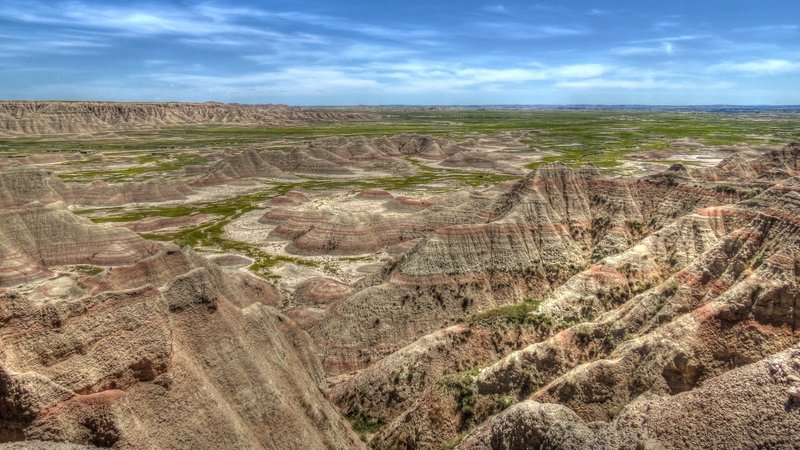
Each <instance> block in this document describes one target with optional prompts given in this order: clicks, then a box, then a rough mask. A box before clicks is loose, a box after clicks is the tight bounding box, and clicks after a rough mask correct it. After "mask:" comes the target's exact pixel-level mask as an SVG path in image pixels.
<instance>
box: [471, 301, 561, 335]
mask: <svg viewBox="0 0 800 450" xmlns="http://www.w3.org/2000/svg"><path fill="white" fill-rule="evenodd" d="M541 303H542V301H541V300H539V299H532V298H528V299H525V300H524V301H522V302H520V303H515V304H513V305H507V306H501V307H499V308H495V309H490V310H488V311H484V312H482V313H479V314H476V315H474V316H472V317H470V318H468V319H467V322H468V323H472V324H479V323H494V322H499V321H502V322H511V323H516V324H525V325H533V326H536V327H538V328H543V329H549V328H550V327H552V326H553V321H552V319H551V318H550V317H549V316H547V315H545V314H542V313H540V312H539V306H540V305H541Z"/></svg>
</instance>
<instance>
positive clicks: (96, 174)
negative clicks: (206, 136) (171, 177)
mask: <svg viewBox="0 0 800 450" xmlns="http://www.w3.org/2000/svg"><path fill="white" fill-rule="evenodd" d="M137 162H138V164H139V165H137V166H134V167H128V168H125V169H115V170H82V171H78V172H70V173H62V174H59V178H61V179H62V180H64V181H90V180H94V179H102V180H104V181H109V182H117V181H126V180H129V179H131V178H134V177H136V176H138V175H145V174H153V175H155V174H156V173H162V172H172V171H175V170H179V169H181V168H183V167H185V166H190V165H201V164H206V163H208V160H207V159H206V158H203V157H201V156H197V155H194V154H180V153H179V154H176V155H174V156H171V155H169V154H166V153H150V154H147V155H143V156H139V157H138V158H137ZM85 163H88V161H86V162H85Z"/></svg>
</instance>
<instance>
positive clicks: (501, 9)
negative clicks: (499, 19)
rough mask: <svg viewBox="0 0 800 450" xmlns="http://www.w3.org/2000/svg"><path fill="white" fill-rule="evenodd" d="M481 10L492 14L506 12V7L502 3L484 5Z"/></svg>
mask: <svg viewBox="0 0 800 450" xmlns="http://www.w3.org/2000/svg"><path fill="white" fill-rule="evenodd" d="M483 10H484V11H486V12H490V13H494V14H508V8H506V7H505V6H503V5H489V6H484V7H483Z"/></svg>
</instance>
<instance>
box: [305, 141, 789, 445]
mask: <svg viewBox="0 0 800 450" xmlns="http://www.w3.org/2000/svg"><path fill="white" fill-rule="evenodd" d="M788 154H790V149H785V151H784V152H780V153H779V155H788ZM770 158H772V157H770ZM752 167H760V168H759V169H754V170H755V171H756V178H760V177H762V175H764V173H766V174H767V175H769V174H770V173H773V171H772V167H774V165H769V167H770V168H766V167H767V166H765V165H762V164H761V163H758V164H755V163H753V165H752ZM780 167H789V168H791V164H788V163H787V164H784V163H781V164H780ZM786 170H787V171H788V170H789V169H786ZM763 171H766V172H763ZM570 172H572V171H569V170H565V168H559V167H557V166H551V167H545V170H544V172H543V173H537V174H534V175H532V176H531V177H528V179H526V180H524V181H523V182H520V183H518V184H517V185H515V186H514V187H512V188H511V189H509V190H508V191H507V192H506V194H504V195H502V196H500V197H499V198H498V200H497V201H496V202H495V203H494V205H495V207H494V208H493V209H490V210H489V211H488V213H489V215H488V217H493V218H494V220H492V221H491V222H490V223H489V224H487V225H477V224H476V225H466V226H461V227H457V228H453V227H447V228H444V231H446V233H442V230H437V231H436V232H435V233H434V234H433V235H432V237H427V238H426V239H425V240H424V241H423V242H422V243H421V244H419V245H418V246H417V247H416V248H415V249H414V250H412V251H411V252H410V253H408V254H407V255H406V256H405V258H404V259H403V260H402V261H401V262H400V263H398V264H397V265H395V266H394V268H393V272H392V273H390V274H389V278H388V279H389V282H384V283H382V284H379V285H375V286H371V287H369V288H366V289H363V290H362V291H359V292H356V293H354V294H353V296H351V297H350V298H349V299H347V300H345V301H344V302H342V303H341V304H339V305H336V306H335V307H334V308H332V309H331V310H330V313H329V314H330V317H328V318H323V319H321V320H320V324H321V325H320V326H319V327H318V328H317V329H312V335H314V336H315V337H317V338H318V339H319V337H320V336H322V337H324V340H322V342H323V343H325V342H336V343H337V346H332V347H329V350H328V357H327V359H326V360H325V362H326V364H327V365H328V367H329V371H331V372H334V373H335V372H337V371H339V370H342V368H343V367H344V368H347V367H352V366H348V365H343V364H342V361H352V360H353V358H358V357H361V358H364V357H367V358H375V357H376V355H379V354H380V352H381V351H385V350H386V349H385V347H384V346H385V345H386V343H388V342H396V341H397V340H401V339H403V338H402V337H403V336H408V335H414V334H415V333H420V332H422V330H424V329H425V327H426V326H427V323H428V322H427V320H430V319H431V318H434V319H432V320H433V321H434V322H435V321H438V322H440V323H452V322H451V320H452V312H453V311H458V307H459V305H458V303H457V300H461V304H460V306H461V307H462V308H463V309H462V311H463V313H462V314H463V315H462V317H465V316H468V315H470V314H475V312H479V311H482V310H486V309H489V308H491V307H494V306H497V305H498V304H502V303H501V302H497V300H495V302H496V303H494V304H492V303H491V302H490V300H489V299H491V298H494V299H498V297H499V295H498V294H500V295H509V296H513V295H514V294H513V293H511V292H508V291H505V292H503V291H502V289H503V287H501V282H500V281H499V280H504V281H503V282H502V286H504V287H505V288H506V289H507V287H508V286H512V285H513V283H517V286H522V284H521V283H520V281H518V280H519V279H518V278H517V279H516V280H515V278H514V277H513V276H512V275H513V274H514V272H515V267H518V266H519V264H523V263H524V262H525V261H535V262H536V263H537V264H547V261H552V263H550V264H555V263H556V262H557V261H558V259H557V258H558V255H559V254H561V256H562V258H563V260H568V261H572V260H576V258H582V261H584V264H585V265H584V267H582V268H580V267H579V268H576V269H577V270H573V271H570V270H568V271H566V273H565V271H563V270H562V272H561V273H562V275H566V276H565V277H564V278H563V279H562V280H558V279H553V278H547V275H548V274H549V275H550V276H552V274H554V273H557V272H556V271H555V268H556V267H557V266H551V267H549V268H548V269H547V270H543V271H542V272H540V274H539V273H537V272H533V274H528V275H527V277H525V280H526V282H530V280H532V279H533V280H535V279H537V277H540V279H541V280H543V281H542V283H544V282H547V283H549V286H547V285H542V284H540V285H539V286H536V285H529V288H531V289H537V288H538V289H540V290H539V291H538V292H539V294H538V296H539V298H540V301H541V303H540V304H539V303H538V302H536V304H537V305H538V306H537V307H536V308H535V309H533V310H531V311H528V310H526V309H521V310H520V309H518V308H517V306H514V307H509V308H510V309H498V310H495V311H497V312H496V313H495V316H496V317H500V319H498V320H499V322H498V324H499V325H494V326H495V327H497V326H500V327H505V326H509V325H510V326H516V325H515V324H519V323H522V324H523V325H521V327H522V328H521V329H522V330H526V331H527V332H529V333H535V332H536V331H538V332H540V333H541V334H540V335H538V336H536V335H533V336H532V337H531V338H532V339H533V342H532V343H531V344H530V345H528V346H527V347H520V348H519V349H518V350H515V351H511V352H510V353H507V354H506V355H505V356H504V357H502V358H500V359H499V360H498V361H496V362H494V363H492V364H489V365H488V366H482V368H481V369H480V370H477V368H476V366H474V365H473V366H470V365H469V364H465V365H462V366H458V365H456V364H455V362H454V363H453V366H452V367H451V368H449V370H445V371H443V372H442V373H441V374H439V375H437V374H435V372H431V371H430V370H429V369H428V368H427V367H426V366H425V367H423V366H421V365H416V364H415V363H414V362H413V361H414V360H415V359H419V360H425V361H431V364H433V365H434V367H436V364H435V362H436V361H438V359H436V358H435V357H432V356H433V354H435V352H432V351H431V349H432V348H434V347H433V346H432V345H427V346H426V345H422V343H423V342H427V343H434V342H440V343H442V346H443V347H446V351H444V352H445V353H446V354H447V355H448V356H452V357H453V359H454V360H455V361H469V360H470V357H469V356H467V355H475V354H477V352H476V351H475V350H474V349H473V348H472V347H471V344H470V343H469V342H470V341H471V338H470V337H468V336H470V335H471V334H472V333H481V332H484V331H483V330H484V329H485V328H484V327H485V326H486V324H484V323H482V322H477V323H476V322H470V324H469V325H463V326H462V327H463V328H462V330H463V331H462V333H463V336H466V337H464V338H462V339H460V340H456V339H448V340H444V339H442V337H441V336H440V335H441V333H442V332H441V331H433V332H431V333H430V334H427V335H425V336H424V337H421V338H419V339H418V340H416V341H412V342H410V343H409V344H408V345H407V346H405V347H403V348H401V349H398V350H394V351H393V353H392V354H391V355H390V356H386V357H384V358H383V359H382V360H380V362H378V363H371V364H369V363H368V365H369V367H368V368H367V369H366V370H364V371H362V372H360V373H359V374H358V375H356V376H355V377H353V378H352V379H350V380H349V381H348V382H347V383H344V384H341V385H337V386H336V387H335V388H334V390H333V392H334V394H335V396H334V399H335V401H336V402H337V403H338V404H340V405H341V407H342V408H343V409H344V410H345V412H346V413H347V414H349V415H352V416H356V417H372V418H377V419H380V421H381V422H382V423H384V424H385V425H384V426H383V427H382V428H381V429H380V431H379V432H378V433H377V434H375V435H374V436H373V437H372V438H371V442H372V443H373V444H375V445H377V446H379V447H380V446H384V447H415V446H416V447H424V448H436V447H440V446H442V445H445V444H448V443H449V444H448V445H455V444H456V443H457V442H461V443H460V446H459V448H476V449H477V448H491V449H517V448H530V447H531V446H534V447H537V448H538V447H540V446H541V447H543V448H648V447H651V446H652V447H658V448H729V447H731V446H732V447H737V446H748V445H749V442H750V441H748V439H750V438H749V436H758V437H756V438H753V440H752V442H754V444H753V445H754V446H755V447H766V448H792V447H793V444H791V443H792V442H794V440H795V439H796V438H797V436H796V435H797V431H796V427H797V425H799V424H800V419H799V417H800V416H798V415H797V408H796V406H797V405H798V403H796V400H795V398H796V397H800V390H799V389H798V387H797V386H796V384H797V383H799V382H800V381H798V380H800V378H797V376H796V375H790V374H792V373H794V372H796V371H797V369H798V367H800V366H798V364H800V362H798V359H797V358H798V355H800V353H798V349H797V345H798V342H800V341H798V335H797V326H798V324H799V323H800V322H798V320H800V312H798V310H797V302H796V298H797V292H798V289H799V288H798V278H797V267H798V261H800V235H799V234H798V233H797V229H798V228H797V227H798V224H800V194H798V192H800V183H798V182H797V180H796V179H795V178H793V177H788V178H782V179H780V180H778V181H772V182H771V184H770V186H771V187H769V188H768V189H766V190H764V191H763V192H762V193H761V194H758V195H755V196H752V195H751V196H745V199H744V200H741V199H739V198H737V197H736V196H728V195H719V196H717V197H715V194H714V193H715V192H716V193H717V194H720V193H719V192H718V191H716V190H714V189H713V183H715V181H711V182H706V181H698V179H697V178H695V177H689V176H685V174H684V175H682V174H681V171H676V170H669V171H667V172H666V173H664V174H661V175H658V176H653V177H646V178H644V179H642V180H638V181H634V182H633V183H632V184H626V183H624V182H622V183H621V182H620V181H618V180H614V181H609V180H603V179H602V178H600V179H598V177H597V176H596V175H594V174H592V173H591V172H583V173H580V172H578V173H575V172H572V173H570ZM786 173H790V172H786ZM769 176H771V175H769ZM728 182H733V183H742V184H743V185H747V183H750V180H740V181H734V180H732V179H731V180H728ZM705 183H712V184H711V186H709V185H706V184H705ZM736 186H739V184H737V185H736ZM564 193H569V194H568V195H564ZM723 194H724V193H723ZM726 199H727V200H731V203H730V204H727V205H723V204H720V203H721V202H723V201H724V200H726ZM556 218H558V221H556V220H554V219H556ZM543 219H547V220H549V221H550V222H549V223H547V225H548V226H547V227H541V226H540V227H532V226H530V225H528V226H527V227H525V228H521V229H522V230H523V231H517V230H519V229H520V225H519V224H521V223H533V224H537V223H540V222H541V221H542V220H543ZM565 219H567V220H565ZM509 223H513V224H515V225H514V226H515V227H517V228H510V229H511V230H512V231H508V230H509V228H508V224H509ZM662 223H663V224H665V225H664V226H659V224H662ZM587 224H590V225H589V227H587ZM501 225H502V226H503V227H506V228H501ZM491 227H496V229H494V230H493V229H492V228H491ZM474 229H478V230H481V231H480V232H474ZM500 232H503V233H505V235H504V236H503V238H502V239H494V240H493V239H491V238H489V237H483V236H485V235H488V236H492V233H495V234H499V233H500ZM525 233H530V235H531V236H532V237H531V238H528V239H527V240H525V241H521V242H522V243H520V244H513V242H514V241H513V240H512V239H515V238H514V237H511V236H514V235H516V236H525ZM461 236H468V237H467V238H464V239H465V241H466V242H467V243H466V244H455V243H449V244H443V243H442V240H444V239H461ZM609 236H613V239H611V238H609ZM434 237H435V239H436V240H435V241H434V242H431V241H432V240H433V239H434ZM507 241H510V242H512V244H508V245H507V244H506V242H507ZM484 242H486V243H484ZM603 242H606V243H607V245H608V246H607V247H605V250H603V252H598V251H597V248H598V246H599V245H601V243H603ZM431 244H433V245H434V247H433V248H436V249H437V250H436V251H437V252H438V253H439V254H440V255H441V256H438V257H434V256H428V255H426V256H425V258H426V259H425V261H426V262H425V264H418V263H417V261H415V258H416V257H417V256H416V252H424V251H428V250H426V249H425V246H427V245H431ZM456 245H459V246H463V249H464V250H463V251H455V250H452V251H451V252H450V253H446V250H444V249H448V248H454V247H455V246H456ZM565 245H568V247H565ZM550 248H552V249H553V251H552V253H548V249H550ZM439 249H441V250H439ZM531 249H535V253H532V254H531V255H529V256H527V257H525V256H519V259H514V258H515V256H514V255H515V252H520V254H522V252H531V251H532V250H531ZM486 251H488V252H498V251H502V252H506V253H502V255H503V256H502V257H500V256H499V255H498V256H487V257H485V259H482V257H481V256H480V253H478V252H486ZM463 252H466V254H467V255H469V256H468V257H464V258H463V260H462V259H460V258H461V255H462V254H464V253H463ZM565 255H569V256H565ZM548 258H552V259H548ZM595 258H597V259H595ZM577 260H578V261H581V259H577ZM509 261H510V262H511V263H510V264H509V263H508V262H509ZM411 263H417V264H415V265H413V266H406V264H411ZM442 266H443V267H445V268H446V270H445V271H443V272H444V273H445V274H448V278H449V279H452V278H456V279H458V282H457V283H456V282H451V284H447V280H448V278H445V277H443V276H441V277H439V276H432V275H431V273H433V274H437V272H435V269H437V268H438V267H442ZM407 267H410V268H413V269H414V271H413V272H412V271H410V270H408V269H407ZM462 268H466V270H464V269H462ZM570 272H572V273H570ZM488 274H492V276H493V278H490V277H488V276H487V275H488ZM442 275H444V274H442ZM523 276H525V275H521V277H523ZM492 280H495V281H494V283H495V286H496V287H494V288H488V286H492V283H493V282H492ZM445 286H446V287H447V289H448V290H445V289H444V287H445ZM456 286H457V287H458V289H455V287H456ZM467 287H469V288H470V289H467ZM543 288H544V289H543ZM530 292H531V291H527V292H525V291H523V292H522V293H516V295H518V296H521V295H530V294H529V293H530ZM534 292H535V291H534ZM437 294H438V296H437ZM520 294H521V295H520ZM437 298H438V299H439V300H438V301H437ZM517 298H519V297H517ZM470 300H472V302H471V301H470ZM409 304H410V307H409ZM437 305H441V308H438V307H437ZM355 311H359V314H360V316H357V315H356V313H355ZM406 311H408V312H406ZM518 311H522V313H519V312H518ZM526 311H528V312H526ZM447 313H450V314H451V315H450V316H448V315H447ZM519 314H522V316H520V315H519ZM457 315H458V314H456V316H457ZM420 316H422V317H424V318H425V319H420V318H419V317H420ZM332 318H335V319H334V320H330V321H329V319H332ZM457 320H458V319H456V321H457ZM368 321H374V323H373V325H372V326H369V325H367V322H368ZM342 322H346V323H348V326H355V327H356V328H355V330H356V331H355V332H354V333H353V334H346V332H345V331H344V330H345V329H346V328H339V326H338V324H340V323H342ZM361 323H363V324H364V325H363V327H362V326H359V325H358V324H361ZM335 324H336V325H335ZM504 324H505V325H504ZM453 329H454V328H450V329H449V330H453ZM492 329H495V330H497V329H498V328H492ZM499 329H502V328H499ZM332 330H337V333H338V334H337V335H336V336H337V337H338V339H337V338H334V334H333V333H332V332H331V331H332ZM451 333H452V331H451ZM506 339H507V338H506ZM352 342H359V343H360V345H356V346H354V347H358V348H359V349H360V352H361V353H360V354H358V355H357V354H355V353H354V352H352V351H350V350H349V349H350V348H351V347H349V343H352ZM445 342H446V343H445ZM342 343H348V345H342ZM365 344H366V345H365ZM493 345H494V346H495V348H497V347H498V346H497V344H493ZM366 346H369V347H370V348H372V349H374V351H375V352H374V353H368V352H366V351H365V350H364V349H365V347H366ZM412 355H413V356H412ZM401 358H405V362H404V363H402V364H401V363H398V362H397V361H400V360H401ZM362 361H363V360H362ZM350 364H352V362H351V363H350ZM401 366H402V367H407V369H406V370H405V371H401V372H399V373H401V377H400V378H399V380H397V379H395V380H394V381H393V382H391V383H389V384H391V385H392V386H393V388H392V389H384V390H383V391H380V390H376V389H377V387H378V386H386V385H387V382H386V379H387V377H390V375H391V374H393V373H398V370H399V368H400V367H401ZM478 366H479V367H480V363H478ZM467 369H471V370H467ZM423 375H424V376H425V377H426V378H425V379H426V382H425V383H419V382H408V381H404V380H406V379H409V380H417V379H418V377H420V376H423ZM453 377H455V378H453ZM378 380H382V381H378ZM750 383H752V384H750ZM432 384H433V385H436V386H439V387H438V388H436V389H433V388H427V387H426V386H430V385H432ZM745 385H747V386H763V387H764V389H763V391H762V390H760V388H757V387H749V388H745V387H744V386H745ZM736 392H741V393H742V396H741V397H738V396H737V395H736V394H735V393H736ZM711 398H714V399H715V400H714V405H713V407H710V408H712V409H710V410H706V411H709V415H708V416H707V417H706V416H704V414H703V413H702V412H701V411H704V407H701V406H699V405H700V403H702V402H704V401H707V399H711ZM509 405H515V406H512V407H511V408H509V409H508V410H507V411H505V412H503V413H500V414H497V412H498V411H500V410H503V409H504V408H507V407H508V406H509ZM754 405H763V408H761V407H759V406H754ZM762 411H766V413H765V414H766V415H764V416H762ZM651 413H653V414H654V416H653V417H654V419H652V420H653V421H651V416H650V414H651ZM495 414H497V415H495ZM673 425H674V427H675V429H679V430H682V431H680V432H674V433H673V432H672V431H667V430H671V427H672V426H673ZM473 427H477V428H476V429H475V430H474V431H473V432H471V433H469V431H470V429H472V428H473ZM689 430H692V431H689ZM715 430H727V432H728V433H730V438H725V439H721V438H720V436H719V435H718V434H717V432H716V431H715ZM465 434H466V437H464V435H465ZM726 436H727V434H726ZM742 436H748V438H746V437H742Z"/></svg>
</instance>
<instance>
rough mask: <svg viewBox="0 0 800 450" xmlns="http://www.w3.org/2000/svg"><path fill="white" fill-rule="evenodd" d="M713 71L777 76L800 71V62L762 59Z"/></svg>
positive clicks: (733, 64)
mask: <svg viewBox="0 0 800 450" xmlns="http://www.w3.org/2000/svg"><path fill="white" fill-rule="evenodd" d="M711 70H712V71H717V72H734V73H741V74H746V75H775V74H781V73H788V72H797V71H800V62H797V61H788V60H785V59H760V60H755V61H744V62H725V63H721V64H715V65H713V66H711Z"/></svg>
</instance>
